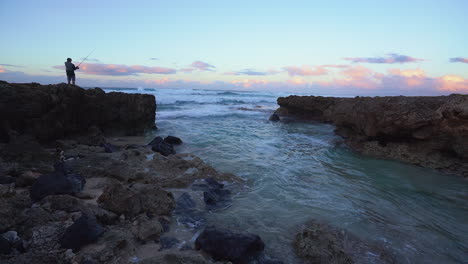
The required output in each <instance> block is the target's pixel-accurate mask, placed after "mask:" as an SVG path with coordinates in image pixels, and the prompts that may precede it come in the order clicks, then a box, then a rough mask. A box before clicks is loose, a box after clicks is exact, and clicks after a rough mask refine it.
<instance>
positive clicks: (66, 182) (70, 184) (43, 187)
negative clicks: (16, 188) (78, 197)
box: [30, 163, 86, 201]
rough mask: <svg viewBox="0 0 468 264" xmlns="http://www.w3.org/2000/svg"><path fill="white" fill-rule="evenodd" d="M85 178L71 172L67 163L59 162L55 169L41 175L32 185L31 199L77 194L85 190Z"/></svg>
mask: <svg viewBox="0 0 468 264" xmlns="http://www.w3.org/2000/svg"><path fill="white" fill-rule="evenodd" d="M85 183H86V180H85V178H83V176H81V175H79V174H71V173H70V170H69V168H67V166H66V165H65V163H59V164H57V166H56V167H55V171H54V172H52V173H49V174H44V175H42V176H40V177H39V178H38V179H37V180H36V182H34V184H33V185H32V186H31V189H30V194H31V199H33V200H36V201H37V200H41V199H42V198H44V197H46V196H48V195H56V194H71V195H74V194H77V193H79V192H81V190H83V187H84V185H85Z"/></svg>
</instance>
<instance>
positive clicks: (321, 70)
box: [283, 65, 328, 76]
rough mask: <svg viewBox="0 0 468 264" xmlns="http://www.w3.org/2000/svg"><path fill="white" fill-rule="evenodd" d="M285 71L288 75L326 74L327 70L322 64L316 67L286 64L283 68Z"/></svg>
mask: <svg viewBox="0 0 468 264" xmlns="http://www.w3.org/2000/svg"><path fill="white" fill-rule="evenodd" d="M283 69H284V70H285V71H287V72H288V74H289V76H297V75H298V76H319V75H327V74H328V70H327V69H325V67H323V66H318V67H315V68H313V67H310V66H305V65H304V66H301V67H297V66H288V67H284V68H283Z"/></svg>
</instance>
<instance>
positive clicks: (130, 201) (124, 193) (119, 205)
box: [97, 184, 143, 216]
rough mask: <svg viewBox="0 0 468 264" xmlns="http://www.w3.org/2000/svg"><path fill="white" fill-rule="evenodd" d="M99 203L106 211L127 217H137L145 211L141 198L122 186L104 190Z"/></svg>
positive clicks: (116, 185) (113, 186)
mask: <svg viewBox="0 0 468 264" xmlns="http://www.w3.org/2000/svg"><path fill="white" fill-rule="evenodd" d="M97 202H98V204H99V206H100V207H102V208H104V209H107V210H109V211H112V212H114V213H117V214H124V215H127V216H135V215H137V214H139V213H140V212H141V211H142V210H143V209H142V208H141V200H140V196H139V195H138V194H137V193H135V192H133V191H131V190H130V189H129V188H127V187H125V186H123V185H121V184H114V185H112V186H109V187H107V188H106V189H104V192H103V193H102V194H101V196H99V198H98V200H97Z"/></svg>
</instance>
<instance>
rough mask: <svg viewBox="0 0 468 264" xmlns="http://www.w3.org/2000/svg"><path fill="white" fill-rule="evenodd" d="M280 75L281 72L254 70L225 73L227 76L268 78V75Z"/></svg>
mask: <svg viewBox="0 0 468 264" xmlns="http://www.w3.org/2000/svg"><path fill="white" fill-rule="evenodd" d="M277 73H280V71H277V70H274V69H270V70H268V71H264V72H263V71H255V70H253V69H245V70H241V71H235V72H225V73H224V74H225V75H253V76H266V75H273V74H277Z"/></svg>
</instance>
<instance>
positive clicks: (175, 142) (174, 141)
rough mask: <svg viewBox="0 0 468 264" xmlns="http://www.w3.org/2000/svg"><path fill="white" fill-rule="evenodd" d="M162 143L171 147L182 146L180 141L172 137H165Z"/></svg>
mask: <svg viewBox="0 0 468 264" xmlns="http://www.w3.org/2000/svg"><path fill="white" fill-rule="evenodd" d="M164 141H165V142H167V143H169V144H171V145H180V144H182V139H180V138H178V137H174V136H167V137H165V138H164Z"/></svg>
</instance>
